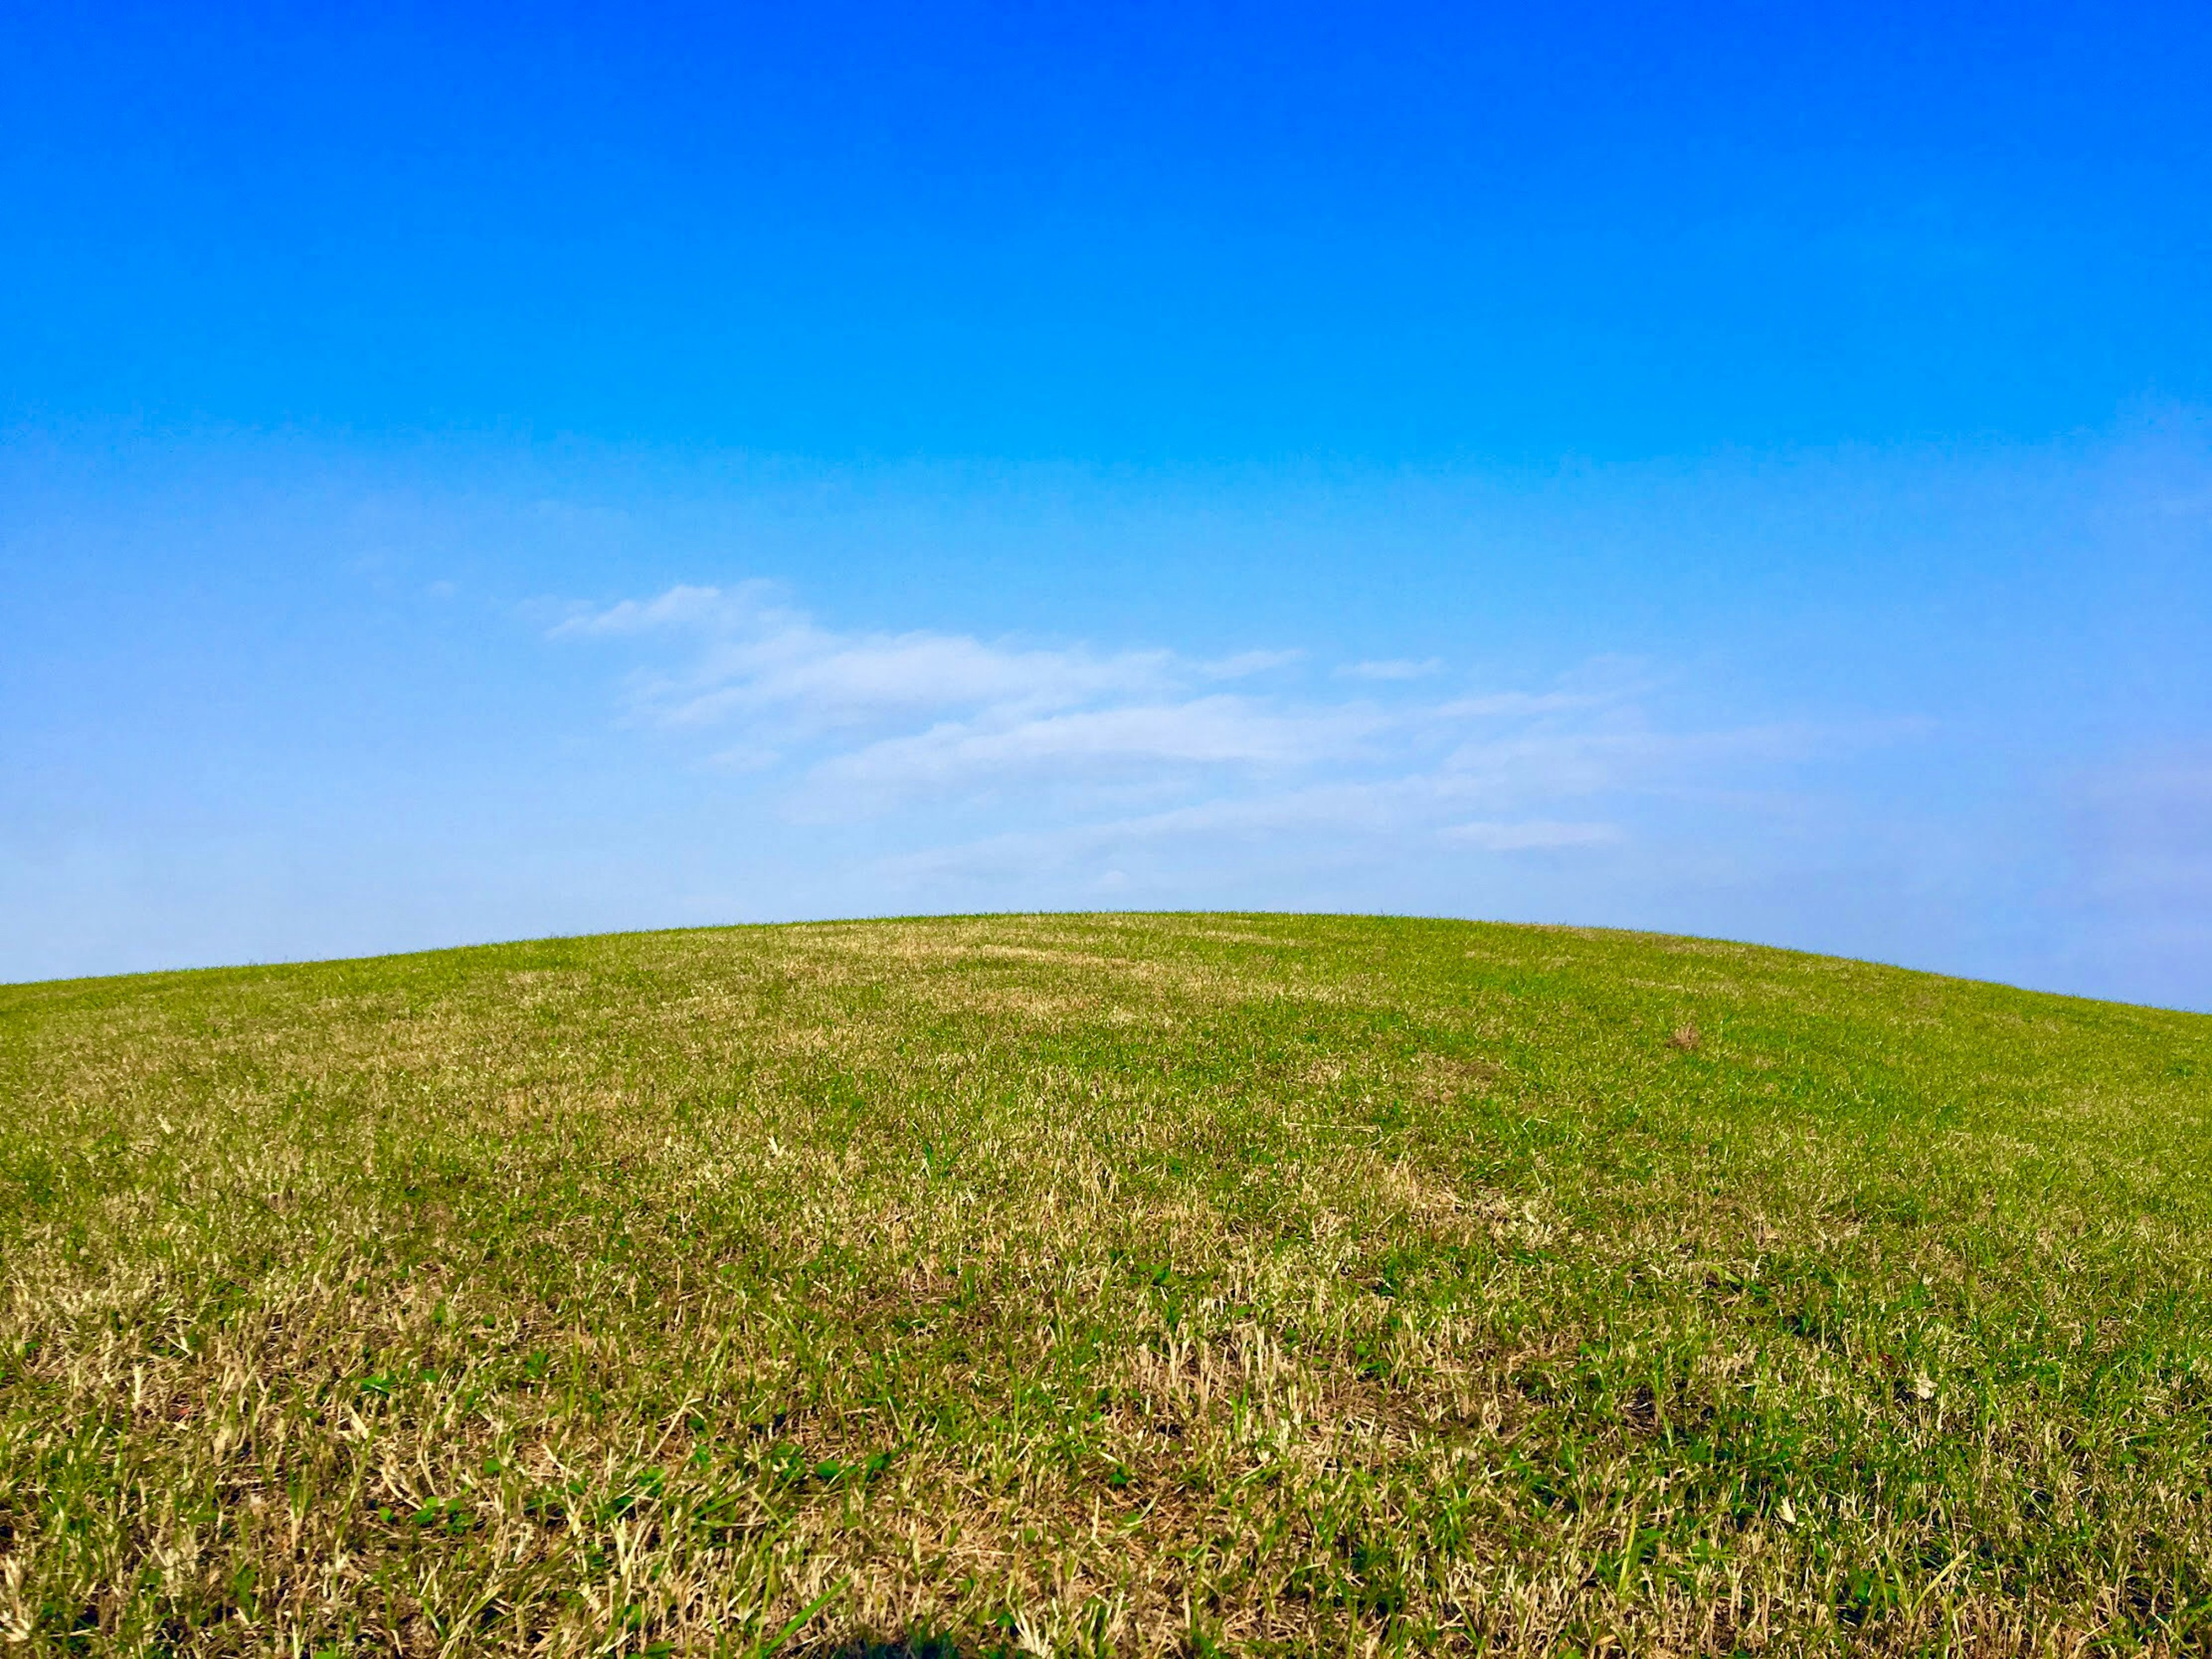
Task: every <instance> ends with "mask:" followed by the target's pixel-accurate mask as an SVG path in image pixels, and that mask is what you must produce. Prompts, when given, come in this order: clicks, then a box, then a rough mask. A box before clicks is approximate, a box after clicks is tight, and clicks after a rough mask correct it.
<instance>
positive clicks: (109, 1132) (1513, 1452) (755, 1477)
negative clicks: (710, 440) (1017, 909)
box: [0, 915, 2212, 1655]
mask: <svg viewBox="0 0 2212 1659" xmlns="http://www.w3.org/2000/svg"><path fill="white" fill-rule="evenodd" d="M2208 1150H2212V1018H2208V1017H2205V1016H2202V1015H2191V1014H2180V1013H2168V1012H2157V1011H2154V1010H2149V1009H2143V1008H2134V1007H2124V1006H2116V1005H2112V1004H2104V1003H2094V1002H2087V1001H2081V1000H2070V999H2066V998H2062V997H2055V996H2046V995H2039V994H2029V993H2026V992H2021V991H2015V990H2008V989H2005V988H2002V987H1995V986H1989V985H1980V984H1971V983H1966V982H1962V981H1954V980H1946V979H1941V978H1936V977H1934V976H1930V975H1921V974H1912V973H1906V972H1903V971H1900V970H1897V969H1887V968H1876V967H1870V966H1868V965H1866V964H1863V963H1850V962H1843V961H1837V960H1833V959H1829V958H1823V957H1808V956H1799V955H1792V954H1790V953H1787V952H1782V951H1769V950H1760V949H1753V948H1750V947H1747V946H1739V945H1722V944H1715V943H1710V942H1705V941H1699V940H1689V939H1663V938H1657V937H1652V936H1648V935H1636V934H1623V933H1596V932H1588V931H1582V930H1567V929H1544V928H1528V927H1498V926H1487V925H1476V924H1469V923H1462V922H1441V921H1374V920H1359V919H1336V918H1305V917H1287V916H1273V915H1249V916H1247V915H1239V916H1227V915H1223V916H1194V915H1184V916H1163V917H1138V916H1131V917H1124V916H1096V917H1043V918H997V919H982V920H961V921H921V922H895V923H856V924H839V925H824V926H808V927H763V928H734V929H726V930H715V931H707V932H686V933H654V934H639V935H628V936H621V937H610V938H603V939H567V940H557V941H551V942H546V943H539V944H530V945H501V946H496V947H489V948H483V949H476V950H466V951H441V952H437V953H435V954H428V955H422V956H411V957H387V958H382V959H379V960H374V961H365V962H349V963H321V964H315V965H311V966H300V967H277V968H252V969H222V970H215V971H208V972H199V973H189V974H163V975H141V976H137V977H133V978H127V979H109V980H95V981H76V982H71V983H55V984H42V985H23V986H11V987H0V1285H4V1290H0V1652H5V1653H8V1654H14V1653H16V1652H54V1653H61V1652H82V1653H106V1652H178V1653H232V1652H241V1653H242V1652H271V1653H285V1654H301V1655H307V1654H330V1653H343V1654H356V1653H358V1654H368V1653H400V1654H422V1655H428V1654H461V1653H476V1652H507V1653H518V1654H519V1653H524V1652H540V1651H544V1652H553V1653H576V1654H583V1653H615V1652H632V1653H698V1654H706V1653H727V1654H733V1655H734V1654H753V1653H765V1652H769V1651H775V1650H778V1649H779V1648H783V1649H790V1650H802V1651H809V1652H818V1653H847V1654H854V1655H859V1654H878V1655H881V1654H885V1653H891V1654H904V1653H915V1654H940V1655H943V1654H952V1653H958V1654H963V1655H972V1654H982V1653H993V1652H1000V1651H1009V1652H1011V1651H1032V1652H1053V1653H1084V1654H1107V1653H1116V1654H1118V1653H1148V1652H1178V1651H1179V1652H1201V1653H1203V1652H1210V1651H1215V1650H1218V1651H1224V1652H1236V1653H1316V1654H1319V1653H1329V1654H1340V1653H1341V1654H1370V1653H1376V1652H1383V1653H1395V1652H1425V1651H1434V1650H1448V1649H1454V1648H1464V1649H1472V1648H1489V1649H1499V1650H1506V1651H1515V1652H1518V1651H1529V1652H1534V1651H1547V1652H1565V1651H1569V1650H1583V1651H1586V1652H1595V1651H1602V1650H1616V1651H1632V1652H1655V1651H1664V1652H1671V1653H1688V1652H1711V1653H1730V1652H1735V1651H1738V1650H1749V1651H1765V1652H1777V1653H1788V1652H1800V1651H1822V1650H1883V1651H1914V1652H1922V1651H1925V1652H1938V1651H1943V1652H1959V1651H1985V1652H1990V1653H1999V1652H2002V1653H2016V1652H2018V1653H2027V1652H2053V1653H2072V1652H2079V1651H2134V1650H2140V1649H2143V1648H2151V1649H2154V1650H2157V1649H2163V1650H2168V1651H2175V1652H2181V1651H2188V1652H2203V1651H2207V1650H2212V1283H2208V1279H2207V1273H2206V1265H2207V1261H2208V1258H2212V1171H2208V1166H2207V1153H2208ZM11 1644H12V1645H11Z"/></svg>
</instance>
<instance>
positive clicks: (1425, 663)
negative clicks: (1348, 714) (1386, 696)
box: [1336, 657, 1443, 680]
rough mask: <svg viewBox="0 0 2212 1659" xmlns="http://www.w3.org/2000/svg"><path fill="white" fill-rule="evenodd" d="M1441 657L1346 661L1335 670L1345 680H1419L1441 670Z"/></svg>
mask: <svg viewBox="0 0 2212 1659" xmlns="http://www.w3.org/2000/svg"><path fill="white" fill-rule="evenodd" d="M1442 670H1443V658H1441V657H1424V658H1422V659H1420V660H1419V662H1414V661H1412V660H1410V659H1407V658H1404V657H1393V658H1389V659H1386V660H1383V661H1381V662H1353V663H1346V665H1344V666H1343V667H1341V668H1340V669H1338V670H1337V671H1336V672H1337V676H1338V678H1340V679H1347V680H1419V679H1425V678H1428V677H1429V676H1430V675H1431V674H1434V673H1437V672H1439V671H1442Z"/></svg>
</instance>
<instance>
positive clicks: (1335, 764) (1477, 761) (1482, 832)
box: [547, 582, 1916, 888]
mask: <svg viewBox="0 0 2212 1659" xmlns="http://www.w3.org/2000/svg"><path fill="white" fill-rule="evenodd" d="M547 631H548V634H549V636H550V638H552V639H554V640H556V641H567V642H580V641H597V642H600V643H605V644H621V645H623V646H625V647H627V648H629V649H630V650H632V651H635V652H636V653H638V654H639V656H640V658H641V660H640V661H639V662H638V663H637V664H636V665H635V667H634V670H633V671H632V674H631V676H630V678H629V681H628V683H627V688H626V690H625V692H624V694H623V703H624V706H625V708H626V709H627V711H628V717H629V720H630V721H631V723H633V724H634V725H635V726H641V727H643V728H647V729H650V730H652V731H654V732H658V733H659V734H660V736H659V740H660V741H662V742H665V743H667V744H671V745H672V746H673V748H674V749H675V750H676V751H677V753H678V754H679V755H683V754H686V753H689V754H690V759H691V762H692V763H694V764H696V765H698V766H701V767H702V768H706V769H712V770H714V771H716V772H719V773H720V774H721V775H725V776H728V777H731V778H732V779H739V778H747V779H750V783H749V784H748V785H747V786H746V787H749V788H750V789H752V790H753V791H755V792H756V800H757V805H759V806H760V807H762V808H764V809H766V810H768V811H771V812H772V813H774V814H775V816H777V817H780V818H781V819H782V820H784V821H785V822H787V823H791V824H793V825H794V826H797V825H815V826H819V827H820V828H821V829H823V831H824V832H825V833H826V832H828V831H829V830H832V829H836V830H842V831H855V832H857V831H858V829H860V826H872V828H869V829H867V831H866V834H867V836H868V840H869V842H870V843H871V846H870V850H869V851H868V852H867V853H866V854H865V855H864V857H863V860H862V861H863V863H864V864H865V866H866V870H867V871H868V872H869V873H870V875H871V878H873V879H878V880H880V881H883V882H885V883H887V884H890V886H891V887H893V888H903V887H911V886H915V885H917V884H918V885H920V886H922V887H927V886H929V885H931V884H937V883H941V882H942V881H944V880H946V879H955V878H963V872H964V875H965V876H966V877H971V878H978V879H980V878H984V877H985V876H986V875H987V872H994V871H995V872H1000V874H1001V875H1007V874H1010V873H1011V874H1019V875H1024V876H1035V875H1036V874H1037V873H1039V872H1046V871H1053V870H1060V871H1066V870H1069V869H1072V868H1074V867H1076V866H1083V865H1085V863H1086V861H1087V862H1089V863H1094V864H1098V863H1106V862H1111V861H1112V860H1114V859H1115V858H1117V857H1120V856H1121V854H1124V853H1127V852H1130V851H1133V849H1139V848H1152V849H1155V851H1156V853H1157V852H1159V851H1161V850H1162V849H1170V848H1175V849H1180V852H1179V853H1177V854H1175V856H1177V857H1182V856H1183V855H1186V854H1187V855H1188V856H1189V857H1194V858H1197V859H1199V860H1200V861H1201V862H1204V861H1205V860H1217V861H1218V860H1230V861H1231V862H1233V860H1231V852H1230V849H1232V848H1246V849H1251V848H1265V849H1266V850H1267V854H1268V856H1270V857H1272V858H1276V859H1289V860H1291V861H1292V862H1293V863H1296V862H1298V861H1300V860H1306V861H1311V860H1341V859H1342V858H1344V857H1346V856H1357V857H1360V858H1365V859H1368V860H1371V861H1375V862H1377V863H1380V864H1388V863H1389V861H1390V860H1394V859H1396V858H1399V857H1401V856H1407V855H1418V856H1419V857H1420V858H1424V859H1436V858H1441V859H1445V860H1453V859H1458V860H1466V859H1504V860H1520V859H1528V858H1542V859H1553V860H1558V859H1567V860H1572V859H1589V858H1595V857H1601V856H1607V855H1609V854H1612V853H1613V852H1616V851H1618V850H1619V849H1620V848H1625V847H1627V846H1630V845H1631V844H1632V843H1633V842H1635V841H1636V840H1637V839H1638V834H1639V831H1638V829H1636V827H1635V822H1636V819H1637V817H1638V811H1637V810H1633V809H1634V803H1636V802H1637V801H1639V800H1640V801H1642V802H1644V803H1646V805H1649V804H1650V803H1651V802H1655V801H1664V800H1672V801H1675V802H1679V803H1690V802H1694V803H1697V804H1698V805H1699V810H1702V811H1709V812H1710V811H1717V810H1726V811H1758V810H1763V809H1762V808H1760V807H1759V805H1758V803H1759V802H1760V801H1762V800H1765V799H1767V798H1768V797H1771V795H1772V794H1773V793H1774V792H1775V791H1776V790H1777V788H1778V787H1783V785H1784V781H1785V780H1784V775H1785V774H1786V773H1788V772H1789V771H1790V769H1792V768H1795V767H1798V766H1801V765H1802V764H1803V763H1808V762H1810V761H1813V760H1815V759H1818V758H1820V757H1832V756H1836V755H1840V754H1844V753H1848V752H1850V751H1851V750H1856V749H1863V748H1864V747H1866V746H1867V745H1869V744H1882V743H1891V742H1895V741H1899V740H1900V739H1902V738H1910V737H1911V736H1913V735H1915V734H1916V729H1915V728H1914V727H1913V726H1912V725H1911V722H1896V721H1892V722H1888V723H1886V724H1884V725H1881V726H1869V727H1857V728H1844V727H1827V726H1816V725H1813V724H1808V723H1802V722H1798V723H1790V722H1784V723H1771V722H1770V723H1765V724H1760V725H1755V726H1741V727H1735V728H1729V729H1722V730H1702V731H1700V730H1690V731H1680V730H1668V729H1664V728H1663V727H1662V726H1659V725H1658V724H1657V723H1656V722H1655V720H1654V719H1653V717H1652V715H1651V713H1650V708H1649V707H1648V706H1647V705H1648V702H1649V698H1650V692H1651V690H1652V688H1653V686H1654V685H1655V684H1656V681H1655V680H1654V678H1653V677H1652V675H1651V673H1650V671H1649V670H1648V669H1647V668H1645V667H1644V665H1638V664H1633V663H1624V662H1620V661H1599V662H1595V663H1592V664H1589V665H1584V667H1583V669H1582V670H1580V671H1578V672H1577V674H1575V675H1573V676H1571V677H1569V678H1567V679H1565V680H1564V681H1563V682H1561V683H1560V684H1555V685H1553V686H1551V687H1539V688H1533V689H1531V688H1516V689H1506V690H1488V689H1480V688H1466V687H1455V686H1450V685H1448V684H1438V685H1431V684H1429V683H1430V682H1431V681H1432V680H1433V679H1435V678H1437V677H1438V676H1440V675H1441V674H1442V673H1443V669H1442V665H1441V664H1438V663H1431V662H1426V661H1424V662H1419V663H1396V662H1383V663H1376V662H1364V663H1355V664H1352V665H1350V666H1349V667H1348V668H1343V667H1340V668H1335V669H1332V670H1327V671H1323V670H1321V669H1318V668H1315V667H1313V666H1311V665H1308V664H1306V662H1305V660H1304V656H1303V654H1302V653H1299V652H1297V651H1295V650H1280V649H1274V650H1261V649H1255V650H1251V651H1247V652H1243V653H1237V654H1234V655H1231V656H1227V657H1224V658H1218V659H1197V658H1194V657H1190V656H1187V655H1184V654H1182V653H1178V652H1176V651H1174V650H1172V649H1170V648H1167V647H1145V648H1141V649H1122V650H1107V649H1101V648H1099V647H1097V646H1094V645H1092V644H1091V643H1088V642H1084V641H1073V642H1068V641H1060V642H1051V643H1036V642H1031V641H987V640H982V639H979V638H976V637H975V636H972V635H957V634H945V633H933V632H928V631H922V630H915V631H908V632H889V631H880V630H878V631H855V632H841V631H838V630H836V629H830V628H827V627H824V626H823V625H822V624H821V623H817V621H816V620H815V619H814V618H813V617H811V616H809V615H808V614H807V613H806V612H805V611H802V610H800V609H799V608H798V607H796V606H794V605H791V604H789V603H788V602H787V601H786V600H785V599H782V598H781V596H780V594H779V592H778V590H777V589H775V588H774V587H773V586H770V585H769V584H766V583H762V582H749V583H744V584H740V585H737V586H728V587H712V586H677V587H673V588H671V589H669V590H668V591H666V592H663V593H661V594H659V595H657V596H653V597H651V598H647V599H625V600H622V601H620V602H618V603H616V604H613V605H606V606H603V607H600V608H598V609H588V608H581V607H572V608H570V609H569V610H568V611H567V613H566V614H565V615H563V616H562V618H561V619H560V620H559V621H558V622H556V623H554V624H553V625H552V626H551V627H550V629H548V630H547ZM1346 682H1351V683H1352V684H1346ZM1332 685H1334V686H1336V687H1339V688H1340V689H1339V690H1335V691H1334V692H1332V691H1331V690H1330V689H1329V688H1330V687H1331V686H1332ZM1355 685H1356V687H1357V689H1356V690H1354V689H1353V688H1354V686H1355ZM1232 687H1233V689H1231V688H1232ZM702 739H705V740H708V741H710V742H711V744H712V746H711V747H710V748H708V749H706V750H704V752H692V751H693V750H694V747H695V745H696V744H699V743H700V742H701V741H702ZM1716 803H1721V804H1722V805H1716ZM1562 809H1565V810H1562ZM1644 815H1645V816H1648V813H1646V814H1644ZM1209 849H1211V850H1209ZM1223 867H1227V866H1226V865H1224V866H1223ZM1107 875H1111V876H1112V877H1113V879H1114V880H1115V881H1121V880H1122V879H1124V877H1123V876H1122V874H1121V872H1119V871H1118V870H1115V871H1102V872H1100V878H1101V879H1103V878H1105V876H1107Z"/></svg>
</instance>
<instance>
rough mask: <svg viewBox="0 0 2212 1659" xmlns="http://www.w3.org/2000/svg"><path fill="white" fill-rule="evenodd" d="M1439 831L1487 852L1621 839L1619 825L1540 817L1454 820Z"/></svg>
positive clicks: (1599, 844) (1593, 844) (1590, 844)
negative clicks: (1522, 820) (1500, 820)
mask: <svg viewBox="0 0 2212 1659" xmlns="http://www.w3.org/2000/svg"><path fill="white" fill-rule="evenodd" d="M1442 833H1443V839H1444V840H1445V841H1447V842H1457V843H1459V844H1461V845H1462V846H1467V847H1474V848H1480V849H1481V850H1482V851H1483V852H1486V853H1522V852H1528V851H1532V850H1534V849H1538V848H1561V847H1604V846H1607V845H1609V844H1611V843H1612V842H1617V841H1620V840H1622V839H1623V838H1624V837H1623V836H1622V834H1621V830H1620V825H1619V824H1614V823H1553V822H1551V821H1550V820H1547V819H1541V818H1540V819H1531V820H1529V821H1528V822H1527V823H1455V824H1452V825H1450V826H1449V828H1447V829H1444V830H1443V832H1442Z"/></svg>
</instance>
